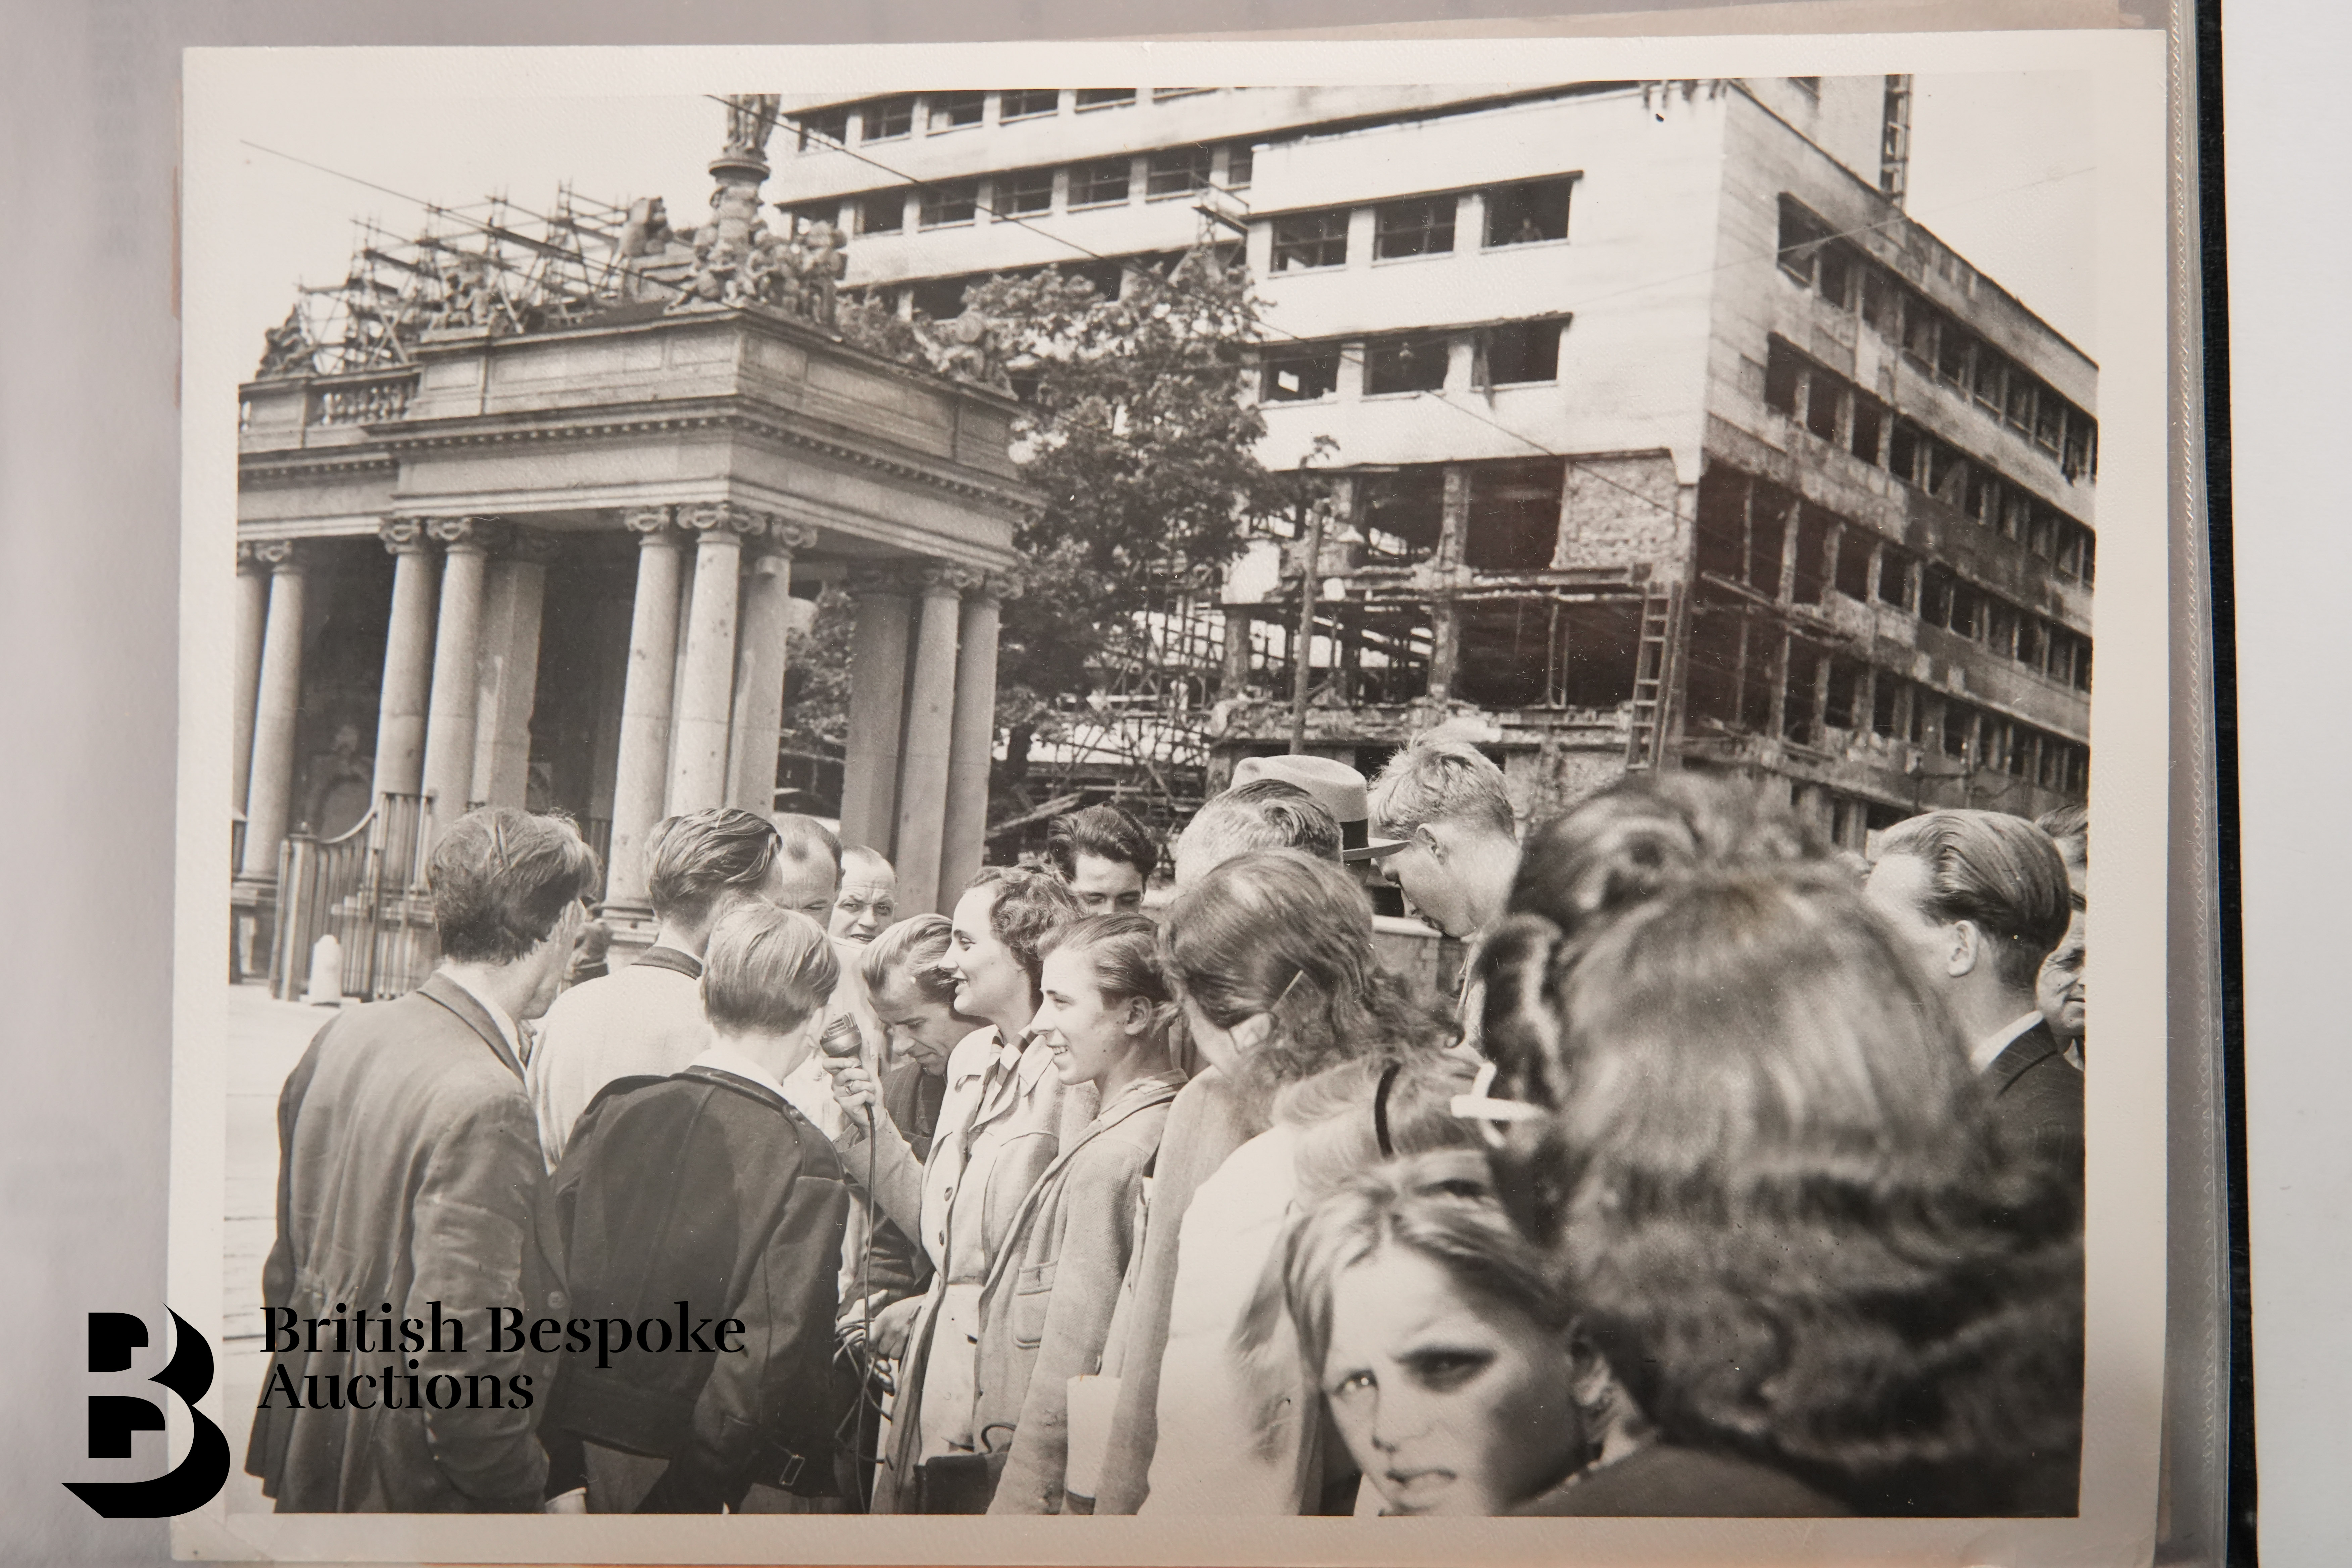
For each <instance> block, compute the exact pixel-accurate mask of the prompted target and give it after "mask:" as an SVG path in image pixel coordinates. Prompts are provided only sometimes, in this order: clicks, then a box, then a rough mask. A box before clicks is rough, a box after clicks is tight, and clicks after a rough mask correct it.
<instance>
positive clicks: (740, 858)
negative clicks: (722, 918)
mask: <svg viewBox="0 0 2352 1568" xmlns="http://www.w3.org/2000/svg"><path fill="white" fill-rule="evenodd" d="M777 847H778V844H777V839H776V830H775V828H774V826H772V825H771V824H770V823H769V821H768V819H767V818H766V817H764V816H758V815H756V814H754V813H752V812H749V811H741V810H738V809H737V808H735V807H733V806H714V807H712V808H711V809H710V810H709V811H695V812H688V813H687V814H686V815H685V816H676V817H671V818H669V819H667V822H666V823H665V824H662V825H660V826H659V827H658V828H657V837H654V838H653V840H652V843H651V845H650V847H649V848H648V850H647V855H648V858H647V860H646V899H647V900H648V901H649V902H651V903H652V905H653V907H654V913H655V915H656V916H657V917H658V918H660V919H662V920H664V921H681V922H683V923H685V924H687V925H698V924H700V923H701V922H702V921H707V920H709V918H710V917H711V916H712V915H713V914H714V913H717V912H718V911H719V910H720V909H721V907H722V906H724V905H726V904H728V903H730V902H731V901H732V900H736V899H741V898H751V897H755V896H756V895H757V894H758V893H759V890H760V888H761V884H763V883H764V882H766V881H767V879H768V868H769V867H771V866H772V865H774V864H775V861H776V850H777Z"/></svg>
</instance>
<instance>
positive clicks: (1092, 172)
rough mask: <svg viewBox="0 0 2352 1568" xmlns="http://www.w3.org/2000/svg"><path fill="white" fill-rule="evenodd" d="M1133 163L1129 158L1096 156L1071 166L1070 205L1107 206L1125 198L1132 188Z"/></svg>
mask: <svg viewBox="0 0 2352 1568" xmlns="http://www.w3.org/2000/svg"><path fill="white" fill-rule="evenodd" d="M1134 176H1135V165H1134V162H1133V160H1131V159H1128V158H1099V159H1097V160H1096V161H1095V162H1093V163H1073V164H1072V165H1070V205H1072V206H1074V207H1101V206H1109V205H1113V204H1115V203H1118V202H1123V201H1125V200H1127V194H1128V192H1129V190H1130V189H1131V188H1132V187H1133V184H1134Z"/></svg>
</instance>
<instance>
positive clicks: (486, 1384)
mask: <svg viewBox="0 0 2352 1568" xmlns="http://www.w3.org/2000/svg"><path fill="white" fill-rule="evenodd" d="M595 884H596V858H595V856H594V855H593V853H592V852H591V851H590V850H589V848H588V847H587V845H586V844H584V843H583V842H582V841H581V838H580V835H579V832H578V831H577V830H576V829H575V828H574V827H573V826H572V824H571V823H570V822H568V821H566V820H564V819H563V818H561V817H552V816H530V815H529V814H527V813H524V812H520V811H516V810H512V809H510V808H508V807H503V806H499V807H491V808H488V809H486V810H482V811H477V812H472V813H469V814H468V815H467V816H462V817H460V818H458V820H457V823H456V824H455V825H454V826H451V827H450V829H449V831H448V832H447V833H446V835H445V836H444V837H442V839H441V841H440V843H439V844H437V845H436V846H435V847H434V850H433V858H432V864H431V867H430V869H429V871H428V873H427V886H428V887H429V889H431V892H432V897H433V907H434V923H435V926H436V930H437V931H439V933H440V939H441V951H442V953H443V957H444V962H443V963H442V965H441V967H440V968H439V969H437V970H436V971H435V972H434V973H433V974H432V976H431V977H430V978H428V979H427V980H426V981H425V984H423V985H420V986H419V987H417V989H415V991H413V992H411V993H409V994H407V995H405V996H403V997H401V998H400V999H399V1000H397V1001H393V1002H379V1003H374V1004H372V1005H368V1006H364V1007H360V1008H356V1009H354V1010H352V1011H350V1012H347V1013H343V1014H341V1015H339V1016H337V1017H336V1018H335V1019H334V1020H333V1021H332V1022H331V1023H330V1024H329V1025H328V1026H326V1027H325V1028H324V1029H321V1030H320V1032H319V1036H318V1037H317V1038H316V1039H314V1040H312V1041H311V1042H310V1049H309V1051H307V1052H306V1053H305V1054H304V1055H303V1058H302V1059H301V1061H300V1062H299V1064H298V1065H297V1066H296V1068H295V1069H294V1071H293V1072H292V1073H291V1074H290V1075H289V1077H288V1078H287V1080H286V1087H285V1089H284V1091H283V1092H282V1093H281V1094H280V1095H279V1097H278V1144H279V1159H280V1163H279V1169H278V1239H277V1243H276V1245H275V1246H273V1247H271V1248H270V1252H269V1259H268V1264H267V1265H266V1266H265V1267H264V1268H263V1273H262V1294H263V1300H264V1302H265V1304H266V1306H267V1308H268V1312H269V1320H270V1325H271V1330H272V1332H271V1336H270V1342H271V1347H272V1350H273V1352H274V1359H273V1363H272V1365H271V1369H270V1377H269V1383H268V1385H267V1386H266V1387H265V1389H264V1391H263V1398H262V1401H261V1405H260V1408H259V1410H258V1412H257V1414H256V1415H255V1417H254V1425H253V1439H252V1443H251V1446H250V1447H248V1449H247V1454H246V1466H245V1468H246V1469H247V1472H248V1473H250V1474H252V1475H256V1476H258V1477H260V1478H261V1481H262V1491H263V1493H264V1494H265V1495H267V1496H268V1497H271V1498H274V1499H276V1500H277V1503H278V1510H279V1511H280V1512H289V1513H290V1512H328V1511H341V1512H388V1513H442V1512H496V1511H533V1510H538V1508H539V1507H540V1502H541V1489H542V1486H543V1484H544V1482H545V1479H546V1474H547V1457H546V1454H545V1453H544V1452H543V1451H542V1450H541V1447H540V1443H539V1438H538V1435H537V1433H536V1431H535V1430H534V1423H535V1421H536V1419H537V1417H536V1415H535V1414H534V1412H533V1408H532V1406H533V1405H535V1404H537V1403H538V1402H539V1394H543V1392H544V1391H545V1388H546V1386H547V1381H548V1374H549V1373H550V1372H551V1370H552V1369H551V1364H550V1363H551V1357H548V1356H545V1355H541V1354H536V1353H534V1352H532V1351H531V1350H530V1349H529V1347H528V1346H523V1347H520V1348H516V1349H511V1350H499V1349H496V1348H494V1347H493V1346H492V1344H491V1342H490V1334H489V1331H488V1324H489V1317H488V1314H489V1313H490V1312H491V1311H493V1310H498V1309H508V1310H515V1311H520V1312H521V1313H522V1314H523V1316H524V1317H525V1318H538V1317H542V1316H550V1315H551V1316H554V1317H558V1318H561V1317H562V1316H564V1313H563V1310H562V1309H563V1306H564V1304H565V1303H564V1299H563V1295H562V1290H561V1289H560V1286H559V1283H558V1276H557V1274H556V1271H555V1270H554V1268H551V1266H550V1262H549V1259H548V1258H546V1257H545V1255H543V1254H542V1252H541V1249H540V1247H539V1245H538V1242H537V1240H536V1236H535V1229H534V1226H535V1221H536V1209H537V1205H538V1203H539V1198H540V1192H541V1186H542V1184H543V1180H544V1178H543V1175H542V1167H541V1163H540V1152H539V1139H538V1134H537V1128H536V1124H535V1122H534V1121H533V1118H532V1115H531V1106H530V1096H529V1095H528V1094H527V1093H526V1092H525V1091H524V1089H523V1067H522V1056H523V1050H522V1035H521V1027H522V1026H521V1020H523V1019H526V1018H531V1017H536V1016H539V1015H540V1014H541V1013H543V1012H545V1011H546V1010H547V1006H548V1004H549V1003H550V1002H551V1001H553V1000H554V998H555V994H556V991H557V988H558V987H559V986H560V985H561V984H562V979H563V970H564V965H565V963H566V962H567V961H568V960H569V958H570V957H571V953H572V940H573V938H574V936H575V935H576V934H577V932H578V930H579V927H580V924H581V921H582V919H583V915H584V913H585V910H584V907H583V900H584V899H585V898H587V897H588V896H589V894H590V893H592V892H593V889H594V888H595ZM312 1320H320V1321H319V1322H313V1321H312ZM409 1324H414V1325H415V1328H416V1331H417V1333H416V1338H415V1342H411V1341H409V1340H408V1338H407V1337H406V1336H405V1335H404V1334H403V1332H402V1331H403V1330H404V1328H406V1327H407V1326H408V1325H409ZM289 1341H290V1343H289ZM534 1384H535V1385H537V1390H538V1393H534Z"/></svg>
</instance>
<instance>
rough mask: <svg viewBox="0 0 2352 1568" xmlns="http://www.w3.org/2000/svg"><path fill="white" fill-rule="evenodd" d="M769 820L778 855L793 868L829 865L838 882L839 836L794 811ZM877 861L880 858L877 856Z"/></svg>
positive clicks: (840, 855) (812, 817) (783, 812)
mask: <svg viewBox="0 0 2352 1568" xmlns="http://www.w3.org/2000/svg"><path fill="white" fill-rule="evenodd" d="M769 821H770V822H772V823H773V824H774V826H775V829H776V848H777V853H779V854H781V855H782V856H783V857H784V858H786V859H789V860H791V861H793V863H794V864H796V865H807V864H810V863H812V862H824V863H828V864H830V865H831V866H832V867H833V875H834V879H835V881H836V882H838V881H839V880H840V879H841V858H842V856H843V854H844V853H845V851H844V850H843V849H842V847H841V839H840V837H838V836H836V835H835V833H834V831H833V829H832V828H830V827H827V826H825V825H824V823H822V822H819V821H818V820H817V819H816V818H815V817H814V816H802V815H801V814H800V813H798V812H796V811H780V812H778V813H777V814H776V815H775V816H772V817H771V818H769ZM868 853H871V851H868ZM876 858H877V859H880V857H879V856H877V857H876ZM884 864H885V865H887V864H888V862H887V861H885V862H884Z"/></svg>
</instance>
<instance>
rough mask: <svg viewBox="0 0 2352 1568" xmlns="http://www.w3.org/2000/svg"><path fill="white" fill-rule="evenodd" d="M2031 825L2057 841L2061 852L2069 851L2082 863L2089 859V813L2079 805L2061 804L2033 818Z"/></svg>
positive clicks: (2088, 861)
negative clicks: (2053, 809)
mask: <svg viewBox="0 0 2352 1568" xmlns="http://www.w3.org/2000/svg"><path fill="white" fill-rule="evenodd" d="M2033 826H2036V827H2038V828H2040V829H2042V832H2044V833H2047V834H2048V835H2050V837H2052V838H2053V839H2055V840H2056V841H2057V844H2058V847H2059V850H2060V851H2061V852H2062V853H2069V852H2071V853H2072V854H2073V855H2074V858H2076V859H2078V860H2080V861H2082V862H2083V863H2084V865H2086V866H2087V865H2088V864H2090V860H2091V814H2090V812H2089V810H2088V809H2087V808H2085V807H2083V806H2079V805H2062V806H2060V807H2058V809H2057V810H2055V811H2045V812H2043V813H2042V815H2041V816H2037V817H2035V818H2034V819H2033Z"/></svg>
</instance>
